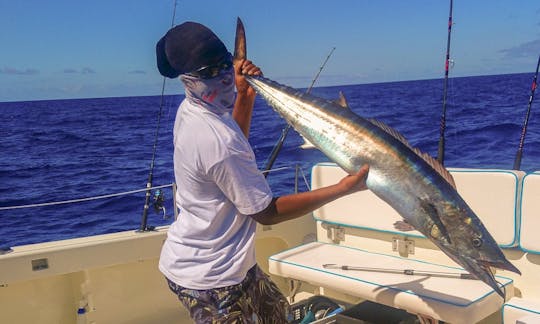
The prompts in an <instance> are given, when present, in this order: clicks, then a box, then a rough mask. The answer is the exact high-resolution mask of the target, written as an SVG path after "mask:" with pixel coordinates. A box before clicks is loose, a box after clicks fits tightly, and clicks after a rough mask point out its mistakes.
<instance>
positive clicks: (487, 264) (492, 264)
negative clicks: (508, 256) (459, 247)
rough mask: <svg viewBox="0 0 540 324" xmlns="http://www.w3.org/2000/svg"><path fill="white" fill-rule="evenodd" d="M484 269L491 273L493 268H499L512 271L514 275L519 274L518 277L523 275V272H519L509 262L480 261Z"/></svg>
mask: <svg viewBox="0 0 540 324" xmlns="http://www.w3.org/2000/svg"><path fill="white" fill-rule="evenodd" d="M478 262H479V263H480V265H481V267H482V268H484V269H486V270H489V271H490V272H491V268H492V267H493V268H497V269H501V270H506V271H511V272H514V273H517V274H518V275H521V271H519V269H518V268H516V266H514V265H513V264H512V263H510V262H509V261H507V260H501V261H489V260H479V261H478Z"/></svg>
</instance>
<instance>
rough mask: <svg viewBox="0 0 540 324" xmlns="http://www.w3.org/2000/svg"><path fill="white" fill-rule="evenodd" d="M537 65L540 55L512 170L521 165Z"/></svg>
mask: <svg viewBox="0 0 540 324" xmlns="http://www.w3.org/2000/svg"><path fill="white" fill-rule="evenodd" d="M538 67H540V56H539V57H538V63H537V64H536V73H535V74H534V78H533V82H532V86H531V95H530V96H529V104H528V106H527V113H526V114H525V121H524V122H523V128H522V130H521V137H520V139H519V147H518V150H517V153H516V159H515V160H514V170H519V168H520V167H521V156H522V155H523V144H524V142H525V134H526V133H527V126H528V124H529V116H530V115H531V105H532V102H533V99H534V92H535V90H536V79H537V78H538Z"/></svg>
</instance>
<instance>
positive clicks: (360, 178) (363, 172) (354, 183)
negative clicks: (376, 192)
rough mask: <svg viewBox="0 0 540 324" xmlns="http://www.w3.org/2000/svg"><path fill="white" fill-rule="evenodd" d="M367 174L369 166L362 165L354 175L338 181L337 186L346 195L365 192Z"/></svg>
mask: <svg viewBox="0 0 540 324" xmlns="http://www.w3.org/2000/svg"><path fill="white" fill-rule="evenodd" d="M368 173H369V166H368V165H367V164H364V165H363V166H362V167H361V168H360V170H358V172H357V173H356V174H353V175H348V176H346V177H344V178H343V179H341V180H340V181H339V185H340V186H342V187H343V190H344V192H345V193H346V194H351V193H354V192H357V191H361V190H366V189H367V185H366V180H367V177H368Z"/></svg>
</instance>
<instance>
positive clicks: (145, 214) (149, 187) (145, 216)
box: [138, 0, 176, 232]
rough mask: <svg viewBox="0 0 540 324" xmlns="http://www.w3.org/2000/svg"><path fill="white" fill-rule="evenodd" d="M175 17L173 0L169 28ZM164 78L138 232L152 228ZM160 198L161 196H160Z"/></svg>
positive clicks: (163, 85)
mask: <svg viewBox="0 0 540 324" xmlns="http://www.w3.org/2000/svg"><path fill="white" fill-rule="evenodd" d="M175 18H176V0H174V8H173V14H172V20H171V28H172V27H173V26H174V19H175ZM165 80H166V78H165V77H163V83H162V85H161V100H160V103H159V114H158V119H157V125H156V133H155V135H154V148H153V150H152V161H151V162H150V172H149V173H148V182H147V183H146V196H145V200H144V208H143V214H142V220H141V226H140V227H139V230H138V232H147V231H152V230H154V227H153V226H148V225H147V222H148V208H149V207H150V196H151V194H152V179H153V177H154V164H155V161H156V150H157V144H158V135H159V125H160V124H161V114H162V112H163V97H164V95H165ZM161 199H162V197H161Z"/></svg>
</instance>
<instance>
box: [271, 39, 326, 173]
mask: <svg viewBox="0 0 540 324" xmlns="http://www.w3.org/2000/svg"><path fill="white" fill-rule="evenodd" d="M335 50H336V48H335V47H332V50H331V51H330V53H329V54H328V56H327V57H326V59H325V60H324V62H323V64H322V65H321V67H320V68H319V71H318V72H317V74H316V75H315V77H314V78H313V80H312V81H311V85H310V86H309V88H308V89H307V91H306V93H310V92H311V89H313V85H314V84H315V81H317V79H318V78H319V75H320V74H321V72H322V70H323V69H324V66H325V65H326V62H328V60H329V59H330V56H332V53H334V51H335ZM290 129H291V125H290V124H287V126H286V127H285V128H284V129H283V131H281V136H280V137H279V139H278V141H277V142H276V144H275V145H274V148H273V149H272V152H270V157H269V158H268V161H267V162H266V165H265V167H264V171H263V173H264V176H265V177H268V174H269V173H270V172H269V171H270V169H272V165H274V162H275V161H276V158H277V156H278V154H279V152H280V151H281V148H282V147H283V142H285V138H287V134H289V130H290Z"/></svg>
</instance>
